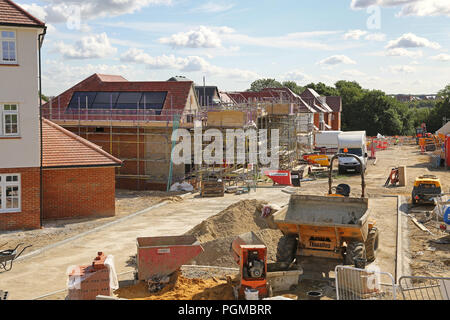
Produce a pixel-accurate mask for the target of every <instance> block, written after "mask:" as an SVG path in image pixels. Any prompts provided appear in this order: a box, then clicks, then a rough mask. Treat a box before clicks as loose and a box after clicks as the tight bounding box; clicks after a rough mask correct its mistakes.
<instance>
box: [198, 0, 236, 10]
mask: <svg viewBox="0 0 450 320" xmlns="http://www.w3.org/2000/svg"><path fill="white" fill-rule="evenodd" d="M233 7H234V4H232V3H216V2H213V1H210V2H207V3H205V4H203V5H201V6H199V7H196V8H194V9H192V12H206V13H218V12H224V11H228V10H230V9H232V8H233Z"/></svg>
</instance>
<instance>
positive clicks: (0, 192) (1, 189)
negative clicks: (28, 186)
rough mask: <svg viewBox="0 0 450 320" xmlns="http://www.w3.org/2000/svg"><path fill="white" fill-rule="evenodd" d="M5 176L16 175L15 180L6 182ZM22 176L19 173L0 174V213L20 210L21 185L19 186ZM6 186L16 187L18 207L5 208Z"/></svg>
mask: <svg viewBox="0 0 450 320" xmlns="http://www.w3.org/2000/svg"><path fill="white" fill-rule="evenodd" d="M7 177H17V181H10V182H7V181H6V178H7ZM21 181H22V177H21V174H20V173H8V174H0V197H1V204H0V213H14V212H22V186H21ZM7 187H18V200H19V207H18V208H10V209H7V208H6V188H7Z"/></svg>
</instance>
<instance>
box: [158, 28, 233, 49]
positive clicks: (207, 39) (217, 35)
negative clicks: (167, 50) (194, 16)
mask: <svg viewBox="0 0 450 320" xmlns="http://www.w3.org/2000/svg"><path fill="white" fill-rule="evenodd" d="M232 32H234V30H233V29H231V28H228V27H216V28H209V27H205V26H200V27H198V28H197V29H196V30H190V31H187V32H179V33H176V34H173V35H171V36H170V37H166V38H161V39H159V42H160V43H163V44H168V45H171V46H172V47H174V48H177V47H187V48H220V47H222V40H221V36H222V35H223V34H227V33H232Z"/></svg>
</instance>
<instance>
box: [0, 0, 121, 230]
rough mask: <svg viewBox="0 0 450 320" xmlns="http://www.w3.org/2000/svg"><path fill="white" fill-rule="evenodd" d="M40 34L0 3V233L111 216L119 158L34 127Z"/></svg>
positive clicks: (31, 21)
mask: <svg viewBox="0 0 450 320" xmlns="http://www.w3.org/2000/svg"><path fill="white" fill-rule="evenodd" d="M45 30H46V26H45V24H44V23H43V22H42V21H40V20H38V19H36V18H35V17H33V16H32V15H30V14H29V13H27V12H26V11H25V10H23V9H22V8H21V7H19V6H18V5H16V4H15V3H13V2H12V1H10V0H0V79H2V82H1V85H0V231H4V230H18V229H37V228H40V227H41V226H42V221H43V220H44V219H60V218H76V217H86V216H111V215H114V214H115V185H114V181H115V179H114V170H115V167H117V166H120V164H121V162H120V160H118V159H115V158H114V157H112V156H110V155H108V154H107V153H106V152H105V151H103V150H101V149H100V148H99V147H98V146H95V145H93V144H91V143H89V142H88V141H85V140H83V139H81V138H78V137H76V136H75V135H74V134H72V133H70V132H67V131H66V130H64V129H62V128H60V127H58V126H57V125H55V124H53V123H51V122H50V121H47V120H45V119H43V120H42V127H41V126H40V123H41V117H40V115H39V105H40V103H41V101H40V99H39V91H40V88H39V84H38V81H37V79H39V78H40V74H41V73H40V70H39V64H38V62H39V59H38V56H39V51H40V48H41V45H42V42H43V39H44V36H45ZM4 79H7V81H5V80H4ZM41 130H42V136H41V134H40V133H41ZM41 142H42V144H41ZM41 147H42V150H43V152H42V153H41ZM41 186H42V188H41Z"/></svg>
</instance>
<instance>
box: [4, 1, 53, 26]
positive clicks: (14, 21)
mask: <svg viewBox="0 0 450 320" xmlns="http://www.w3.org/2000/svg"><path fill="white" fill-rule="evenodd" d="M0 25H26V26H35V27H36V26H37V27H45V23H44V22H42V21H41V20H39V19H37V18H36V17H34V16H32V15H31V14H30V13H28V12H27V11H25V10H24V9H23V8H22V7H20V6H19V5H17V4H16V3H14V2H12V1H11V0H0Z"/></svg>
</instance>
